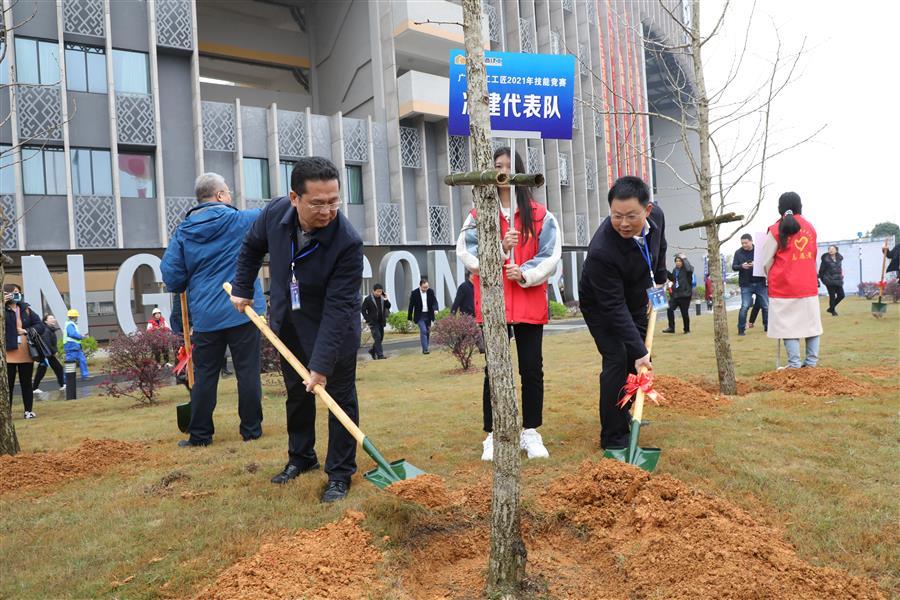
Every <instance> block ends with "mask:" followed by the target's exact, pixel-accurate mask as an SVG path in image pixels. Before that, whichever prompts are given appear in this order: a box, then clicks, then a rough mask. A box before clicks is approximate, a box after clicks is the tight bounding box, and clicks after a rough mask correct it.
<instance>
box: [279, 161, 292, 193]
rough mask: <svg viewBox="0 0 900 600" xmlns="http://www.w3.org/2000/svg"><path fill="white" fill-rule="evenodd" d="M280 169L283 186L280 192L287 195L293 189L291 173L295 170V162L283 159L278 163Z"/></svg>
mask: <svg viewBox="0 0 900 600" xmlns="http://www.w3.org/2000/svg"><path fill="white" fill-rule="evenodd" d="M278 169H279V170H280V171H281V188H280V189H279V190H278V194H279V195H281V196H287V195H288V193H289V192H290V191H291V173H293V171H294V163H293V162H291V161H288V160H283V161H281V162H280V163H279V164H278Z"/></svg>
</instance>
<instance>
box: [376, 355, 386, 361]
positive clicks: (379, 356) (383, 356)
mask: <svg viewBox="0 0 900 600" xmlns="http://www.w3.org/2000/svg"><path fill="white" fill-rule="evenodd" d="M386 358H387V356H385V355H384V354H379V355H378V360H384V359H386Z"/></svg>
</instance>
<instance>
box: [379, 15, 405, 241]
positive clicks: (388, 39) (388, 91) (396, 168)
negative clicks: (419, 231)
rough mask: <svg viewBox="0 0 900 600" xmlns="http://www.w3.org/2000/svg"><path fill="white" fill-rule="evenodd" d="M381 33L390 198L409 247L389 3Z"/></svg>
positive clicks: (382, 21) (383, 18) (395, 66)
mask: <svg viewBox="0 0 900 600" xmlns="http://www.w3.org/2000/svg"><path fill="white" fill-rule="evenodd" d="M376 4H377V5H378V8H379V29H380V31H381V57H382V61H383V62H382V70H381V77H382V81H383V83H384V97H385V98H386V99H389V100H388V101H387V102H386V103H385V116H386V119H385V128H386V131H387V145H388V171H389V173H390V184H391V196H392V198H396V199H397V203H398V204H399V207H398V208H399V212H400V243H401V244H406V239H407V236H406V210H405V204H406V198H405V195H404V190H403V168H402V167H401V166H400V165H401V161H400V106H399V105H398V100H397V64H396V54H395V52H394V33H393V31H394V17H393V12H392V8H391V3H390V2H377V3H376Z"/></svg>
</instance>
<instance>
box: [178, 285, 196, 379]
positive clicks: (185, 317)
mask: <svg viewBox="0 0 900 600" xmlns="http://www.w3.org/2000/svg"><path fill="white" fill-rule="evenodd" d="M180 297H181V333H182V334H183V335H184V351H185V352H187V355H188V362H187V366H186V367H185V369H187V380H188V389H194V359H193V357H192V356H191V320H190V315H189V314H188V303H187V290H184V291H183V292H181V296H180Z"/></svg>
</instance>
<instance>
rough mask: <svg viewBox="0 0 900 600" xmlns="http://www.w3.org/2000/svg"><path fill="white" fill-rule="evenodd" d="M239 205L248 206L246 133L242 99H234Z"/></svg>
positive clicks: (235, 161)
mask: <svg viewBox="0 0 900 600" xmlns="http://www.w3.org/2000/svg"><path fill="white" fill-rule="evenodd" d="M233 193H234V194H236V196H235V198H234V199H235V200H236V204H237V207H238V208H240V209H241V210H244V209H245V208H247V200H246V198H244V134H243V131H242V129H241V99H240V98H235V99H234V188H233Z"/></svg>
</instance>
